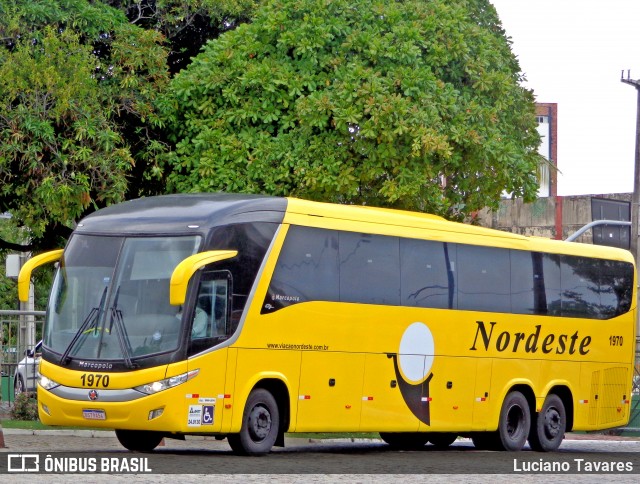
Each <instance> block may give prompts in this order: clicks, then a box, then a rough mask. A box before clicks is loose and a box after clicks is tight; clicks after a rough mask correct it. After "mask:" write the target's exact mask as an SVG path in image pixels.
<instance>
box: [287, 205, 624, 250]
mask: <svg viewBox="0 0 640 484" xmlns="http://www.w3.org/2000/svg"><path fill="white" fill-rule="evenodd" d="M288 200H289V205H288V207H287V215H286V216H285V220H284V221H285V222H290V223H301V224H304V225H318V226H321V225H324V224H321V223H314V222H313V219H317V218H325V217H326V218H330V219H334V220H339V221H343V222H344V223H345V225H346V226H347V227H350V228H351V230H357V229H356V228H355V225H354V223H362V224H379V225H380V226H385V227H391V230H386V231H385V232H384V233H386V234H387V235H390V234H396V235H406V234H408V233H410V232H413V230H411V229H414V230H417V231H421V232H423V234H428V237H426V238H431V237H433V238H436V239H437V240H446V241H450V242H457V243H465V244H472V245H487V246H495V247H503V248H512V249H518V250H529V251H539V252H550V253H557V254H570V255H582V256H585V257H598V258H606V259H613V260H623V261H628V262H632V263H633V262H634V259H633V256H632V254H631V252H629V251H628V250H624V249H618V248H615V247H605V246H601V245H591V244H581V243H576V242H566V241H562V240H552V239H547V238H543V237H530V236H525V235H520V234H514V233H511V232H505V231H502V230H495V229H490V228H486V227H479V226H476V225H470V224H464V223H459V222H451V221H449V220H446V219H444V218H442V217H439V216H436V215H431V214H426V213H420V212H409V211H403V210H393V209H385V208H376V207H365V206H359V205H337V204H331V203H321V202H310V201H307V200H301V199H295V198H289V199H288ZM309 216H311V218H308V217H309ZM304 219H306V221H305V220H304ZM393 227H395V229H394V228H393ZM403 229H410V230H409V231H407V230H403ZM378 233H383V232H382V231H379V232H378ZM414 236H415V237H416V238H419V237H420V235H419V234H418V232H415V235H414Z"/></svg>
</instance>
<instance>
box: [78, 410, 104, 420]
mask: <svg viewBox="0 0 640 484" xmlns="http://www.w3.org/2000/svg"><path fill="white" fill-rule="evenodd" d="M82 416H83V417H84V418H86V419H87V420H107V414H106V413H105V412H104V410H83V411H82Z"/></svg>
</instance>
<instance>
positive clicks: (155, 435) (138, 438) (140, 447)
mask: <svg viewBox="0 0 640 484" xmlns="http://www.w3.org/2000/svg"><path fill="white" fill-rule="evenodd" d="M116 437H117V438H118V441H119V442H120V443H121V444H122V446H123V447H124V448H125V449H128V450H132V451H138V452H151V451H152V450H153V449H155V448H156V447H157V446H158V444H160V442H162V438H163V437H164V435H163V434H162V433H160V432H152V431H149V430H116Z"/></svg>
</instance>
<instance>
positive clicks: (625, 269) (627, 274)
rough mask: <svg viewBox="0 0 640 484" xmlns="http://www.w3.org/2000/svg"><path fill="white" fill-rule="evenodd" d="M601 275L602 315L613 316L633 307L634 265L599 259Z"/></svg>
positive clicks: (603, 316)
mask: <svg viewBox="0 0 640 484" xmlns="http://www.w3.org/2000/svg"><path fill="white" fill-rule="evenodd" d="M598 264H599V269H598V273H599V275H600V317H602V318H613V317H615V316H619V315H620V314H624V313H626V312H628V311H629V309H631V298H632V296H633V284H634V279H633V265H632V264H629V263H626V262H620V261H609V260H601V261H598Z"/></svg>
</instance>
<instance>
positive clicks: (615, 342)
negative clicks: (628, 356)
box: [609, 335, 623, 346]
mask: <svg viewBox="0 0 640 484" xmlns="http://www.w3.org/2000/svg"><path fill="white" fill-rule="evenodd" d="M622 342H623V338H622V336H613V335H611V336H609V346H622Z"/></svg>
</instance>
